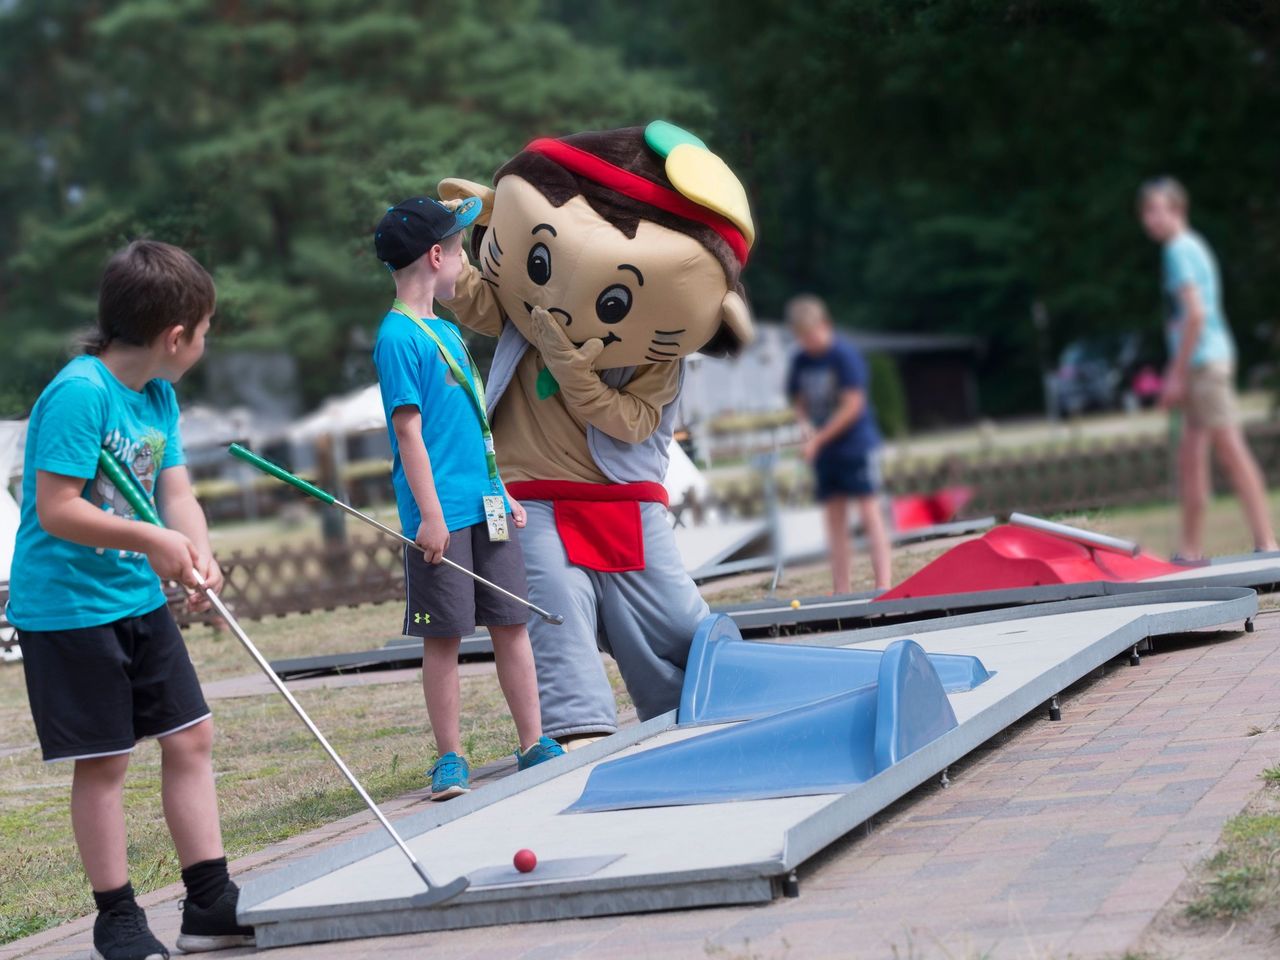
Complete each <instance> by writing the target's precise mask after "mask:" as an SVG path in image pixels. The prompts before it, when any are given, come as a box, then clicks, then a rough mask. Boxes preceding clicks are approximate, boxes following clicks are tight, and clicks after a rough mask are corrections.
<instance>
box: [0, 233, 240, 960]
mask: <svg viewBox="0 0 1280 960" xmlns="http://www.w3.org/2000/svg"><path fill="white" fill-rule="evenodd" d="M214 301H215V294H214V287H213V281H212V279H211V278H210V277H209V274H208V273H206V272H205V269H204V268H203V267H202V266H200V264H199V263H197V262H196V261H195V259H194V258H193V257H192V256H191V255H190V254H188V253H187V252H186V251H184V250H180V249H179V248H177V247H174V246H170V245H169V244H167V243H157V242H155V241H151V240H138V241H135V242H134V243H131V244H130V245H129V246H128V247H126V248H125V249H123V250H121V251H120V252H118V253H117V254H116V255H115V256H113V257H112V258H111V260H110V261H109V262H108V263H107V268H106V271H105V272H104V273H103V276H102V284H101V288H100V290H99V294H98V327H97V331H96V333H95V334H94V337H93V339H92V341H91V342H90V343H89V344H88V353H87V354H85V355H84V356H80V357H76V358H75V359H74V360H72V361H71V362H70V363H68V364H67V365H66V366H65V367H64V368H63V369H62V371H61V372H60V373H59V374H58V375H57V376H56V377H54V379H53V381H52V382H51V383H50V384H49V385H48V386H47V387H46V388H45V389H44V391H43V392H42V393H41V394H40V398H39V399H38V400H37V401H36V404H35V407H34V408H33V409H32V411H31V419H30V421H29V423H28V425H27V446H26V458H25V462H24V470H23V480H22V489H23V501H22V517H21V521H20V523H19V527H18V536H17V543H16V546H15V550H14V558H13V570H12V574H11V581H10V584H9V604H8V611H7V616H8V618H9V620H10V621H11V622H12V623H13V624H14V626H16V627H17V628H18V636H19V638H20V640H21V643H22V665H23V669H24V672H25V675H26V676H25V678H26V683H27V698H28V700H29V702H30V706H31V715H32V718H33V719H34V721H35V726H36V734H37V736H38V737H39V739H40V747H41V750H42V752H43V754H44V758H45V760H47V761H56V760H66V761H71V762H73V763H74V772H73V773H72V777H71V822H72V826H73V827H74V830H75V837H76V846H77V848H78V849H79V853H80V860H81V862H82V863H83V865H84V870H85V873H86V874H87V875H88V878H89V883H90V885H91V887H92V888H93V898H94V901H95V903H96V905H97V907H98V915H97V918H96V919H95V921H94V925H93V956H94V957H97V958H99V960H139V958H148V960H158V958H165V957H168V956H169V953H168V950H167V949H166V948H165V946H164V945H163V944H162V943H160V941H159V940H157V939H156V937H155V936H154V935H153V934H152V932H151V930H150V928H149V927H148V925H147V919H146V914H145V912H144V911H143V910H142V908H141V907H139V906H138V904H137V901H136V900H135V899H134V893H133V886H132V885H131V884H130V882H129V860H128V845H127V834H126V829H125V817H124V784H125V774H126V772H127V771H128V767H129V754H130V753H131V752H132V750H133V748H134V745H135V744H136V743H137V741H138V740H141V739H143V738H146V737H154V738H155V739H156V740H158V741H159V743H160V753H161V758H162V760H161V763H162V766H163V769H164V776H163V778H162V781H163V782H162V783H161V787H160V790H161V793H162V794H163V796H164V811H165V820H166V822H167V825H168V827H169V833H170V835H171V836H172V838H173V844H174V848H175V850H176V851H177V854H178V861H179V863H180V864H181V866H182V880H183V883H184V884H185V885H186V888H187V896H186V900H185V902H184V906H183V909H182V927H181V931H180V933H179V935H178V947H179V948H180V949H182V950H184V951H187V952H191V951H200V950H218V949H224V948H229V947H241V946H247V945H249V944H252V943H253V940H254V937H253V928H252V927H244V926H241V925H240V924H239V923H238V922H237V921H236V906H237V904H238V902H239V889H238V888H237V886H236V884H235V883H234V882H233V881H232V880H231V878H230V875H229V874H228V871H227V859H226V853H225V851H224V849H223V846H222V833H221V829H220V826H219V822H218V801H217V794H216V792H215V790H214V779H213V761H212V747H213V722H212V720H211V719H210V713H209V707H208V705H207V704H206V703H205V699H204V696H203V694H202V693H201V690H200V682H199V680H198V679H197V677H196V672H195V668H194V667H193V666H192V664H191V658H190V656H189V655H188V654H187V648H186V645H185V644H184V643H183V640H182V634H181V632H180V631H179V630H178V625H177V623H176V622H175V621H174V618H173V615H172V614H171V613H170V612H169V606H168V603H167V602H166V599H165V594H164V591H163V590H162V589H161V586H160V582H161V580H162V579H164V580H174V581H177V582H179V583H182V584H184V585H185V586H186V587H187V588H188V589H189V590H190V591H192V593H191V594H190V596H191V598H192V607H193V608H195V609H201V608H207V607H208V599H207V598H206V597H204V596H202V595H197V594H195V593H194V588H195V587H196V586H197V584H198V582H199V581H198V579H197V573H198V574H199V577H200V578H203V580H204V582H205V583H207V584H209V586H210V587H211V588H212V589H214V590H215V591H216V590H218V589H220V588H221V587H222V572H221V571H220V570H219V569H218V563H217V561H216V560H214V558H213V554H212V552H211V550H210V547H209V529H208V526H207V525H206V523H205V518H204V512H203V511H202V510H201V509H200V504H199V503H198V502H197V501H196V498H195V494H194V493H193V492H192V489H191V479H190V477H189V476H188V474H187V468H186V466H185V463H186V458H185V456H184V455H183V451H182V440H181V438H180V436H179V433H178V401H177V399H176V398H175V396H174V392H173V384H174V383H175V382H176V381H177V380H179V379H180V378H181V377H182V376H183V374H185V373H186V372H187V371H188V370H190V369H191V368H192V367H193V366H195V364H196V362H197V361H198V360H199V359H200V357H201V355H202V354H203V353H204V338H205V333H206V332H207V331H208V329H209V323H210V320H211V319H212V317H213V310H214ZM104 449H105V450H106V451H107V452H108V453H110V454H111V455H112V456H113V457H114V458H115V459H116V460H117V461H118V462H119V463H120V464H121V465H122V466H123V467H124V468H125V470H127V471H128V472H129V473H131V474H132V476H133V479H134V480H136V481H137V482H138V484H139V485H140V486H141V487H142V489H143V491H144V492H145V495H146V496H148V497H150V498H151V499H152V500H153V501H154V502H155V505H156V507H157V509H158V511H159V513H160V514H161V515H162V516H163V517H164V521H165V526H163V527H160V526H155V525H153V524H150V523H146V522H143V521H142V520H139V519H137V518H136V517H135V516H134V511H133V508H132V506H131V505H130V504H129V502H128V500H126V499H125V498H124V497H123V496H122V495H121V494H120V492H119V491H118V490H117V489H116V488H115V486H114V485H113V484H112V483H111V481H110V480H109V479H108V478H107V476H106V475H105V474H104V473H103V472H102V471H101V468H100V467H99V456H100V454H101V452H102V451H103V450H104ZM197 596H199V600H196V599H195V598H196V597H197Z"/></svg>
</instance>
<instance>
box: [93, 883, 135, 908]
mask: <svg viewBox="0 0 1280 960" xmlns="http://www.w3.org/2000/svg"><path fill="white" fill-rule="evenodd" d="M93 902H94V903H96V904H97V905H98V912H99V913H102V912H103V911H106V910H110V909H111V908H112V907H114V906H116V905H117V904H121V903H132V902H133V884H132V883H126V884H125V885H124V886H123V887H120V888H119V889H117V890H104V891H102V892H101V893H99V892H98V891H97V890H95V891H93Z"/></svg>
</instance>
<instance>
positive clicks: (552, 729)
mask: <svg viewBox="0 0 1280 960" xmlns="http://www.w3.org/2000/svg"><path fill="white" fill-rule="evenodd" d="M521 502H522V503H523V504H524V508H525V511H526V512H527V513H528V515H529V520H528V523H527V524H526V526H525V527H524V528H523V529H522V530H520V531H519V536H520V545H521V547H522V548H523V550H524V560H525V565H526V567H527V568H528V574H529V599H530V600H532V601H533V602H534V603H536V604H537V605H538V606H540V607H542V609H544V610H547V611H550V612H551V613H559V614H562V615H563V616H564V623H563V624H562V625H560V626H553V625H551V624H549V623H546V622H544V621H543V620H542V619H540V618H539V617H536V616H535V617H532V618H531V619H530V620H529V638H530V640H532V642H533V659H534V662H535V664H536V665H537V670H538V695H539V697H540V698H541V700H542V730H543V733H544V734H545V735H546V736H548V737H564V736H570V735H574V734H608V733H613V732H614V731H616V730H617V729H618V717H617V711H616V709H615V707H614V698H613V688H612V687H611V686H610V684H609V678H608V676H607V675H606V674H605V670H604V664H603V663H602V662H601V660H600V654H599V652H598V651H599V650H603V651H604V652H605V653H607V654H609V655H610V656H611V657H613V659H614V660H615V661H617V664H618V670H619V671H620V672H621V673H622V679H623V682H624V683H625V684H626V686H627V692H628V693H629V694H630V695H631V700H632V702H633V703H634V704H635V706H636V712H637V713H638V714H639V715H640V719H641V720H647V719H649V718H650V717H656V716H658V715H659V714H661V713H665V712H667V711H668V710H674V709H675V708H676V707H677V706H679V704H680V688H681V686H682V685H683V683H684V666H685V661H686V660H687V659H688V656H689V645H690V643H692V641H693V634H694V630H696V629H697V626H698V623H699V622H700V621H701V620H702V619H703V618H704V617H705V616H707V614H708V612H709V610H708V608H707V603H706V601H705V600H703V599H702V596H701V595H700V594H699V593H698V588H697V587H696V586H695V585H694V583H693V581H692V580H691V579H690V578H689V575H688V574H687V573H686V572H685V569H684V562H683V561H682V560H681V559H680V553H679V551H677V550H676V542H675V537H674V536H673V535H672V532H671V524H670V523H669V522H668V520H667V508H666V507H665V506H663V505H662V504H661V503H641V504H640V516H641V521H642V523H643V527H644V550H645V567H644V569H643V570H634V571H629V572H626V573H600V572H598V571H595V570H588V569H586V568H584V567H579V566H575V565H574V564H571V563H570V562H569V561H568V559H567V558H566V555H565V549H564V544H563V543H561V541H560V534H559V533H558V532H557V531H556V523H555V516H554V508H553V507H552V505H551V503H549V502H547V501H545V500H525V501H521Z"/></svg>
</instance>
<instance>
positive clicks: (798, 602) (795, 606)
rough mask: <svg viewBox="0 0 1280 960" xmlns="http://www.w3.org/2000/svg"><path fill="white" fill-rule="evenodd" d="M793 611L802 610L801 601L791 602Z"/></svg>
mask: <svg viewBox="0 0 1280 960" xmlns="http://www.w3.org/2000/svg"><path fill="white" fill-rule="evenodd" d="M791 609H792V610H799V609H800V601H799V600H792V601H791Z"/></svg>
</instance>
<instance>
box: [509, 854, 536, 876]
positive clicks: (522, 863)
mask: <svg viewBox="0 0 1280 960" xmlns="http://www.w3.org/2000/svg"><path fill="white" fill-rule="evenodd" d="M511 862H512V863H514V864H515V867H516V869H517V870H519V871H520V872H521V873H531V872H532V871H533V868H534V867H536V866H537V865H538V858H537V857H536V856H534V853H533V851H532V850H517V851H516V855H515V856H514V857H513V858H512V860H511Z"/></svg>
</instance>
